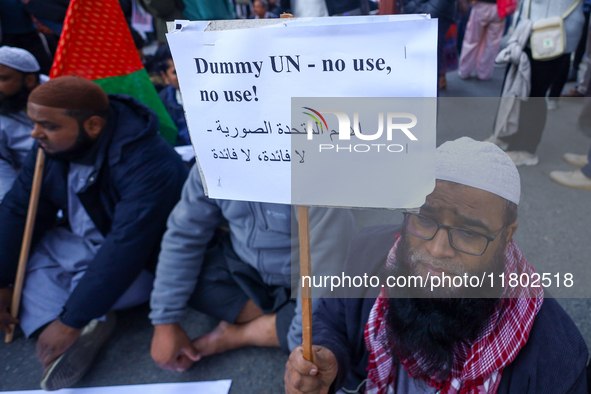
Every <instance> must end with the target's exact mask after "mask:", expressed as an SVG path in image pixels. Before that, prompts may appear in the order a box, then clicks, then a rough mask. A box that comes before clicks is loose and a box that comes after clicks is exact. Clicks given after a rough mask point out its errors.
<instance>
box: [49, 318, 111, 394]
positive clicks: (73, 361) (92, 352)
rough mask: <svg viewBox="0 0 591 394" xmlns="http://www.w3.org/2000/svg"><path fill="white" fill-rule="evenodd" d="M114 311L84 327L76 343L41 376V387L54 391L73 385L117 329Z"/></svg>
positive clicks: (86, 370)
mask: <svg viewBox="0 0 591 394" xmlns="http://www.w3.org/2000/svg"><path fill="white" fill-rule="evenodd" d="M115 325H116V318H115V313H114V312H109V313H107V319H106V320H105V321H99V320H92V321H91V322H90V323H88V324H87V325H86V327H84V329H83V330H82V332H81V333H80V337H79V338H78V340H77V341H76V342H74V344H73V345H72V346H71V347H70V348H69V349H68V350H66V352H65V353H64V354H62V355H61V356H59V357H58V358H57V359H56V360H55V361H54V362H53V363H52V364H51V365H50V366H49V367H48V368H47V369H46V370H45V373H44V374H43V377H42V378H41V388H42V389H43V390H48V391H53V390H59V389H62V388H66V387H71V386H73V385H74V384H76V382H78V381H79V380H80V379H81V378H82V377H83V376H84V375H85V374H86V372H88V370H89V369H90V366H91V365H92V363H93V361H94V359H95V357H96V355H97V354H98V352H99V350H100V349H101V348H102V347H103V345H104V344H105V343H106V342H107V340H108V339H109V338H110V337H111V335H113V332H114V331H115Z"/></svg>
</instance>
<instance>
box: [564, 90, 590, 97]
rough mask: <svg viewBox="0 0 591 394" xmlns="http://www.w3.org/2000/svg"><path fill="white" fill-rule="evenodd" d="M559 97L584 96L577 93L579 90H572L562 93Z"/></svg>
mask: <svg viewBox="0 0 591 394" xmlns="http://www.w3.org/2000/svg"><path fill="white" fill-rule="evenodd" d="M560 97H585V95H584V94H583V93H581V92H579V89H575V88H572V89H571V90H569V91H568V92H566V93H562V94H561V95H560Z"/></svg>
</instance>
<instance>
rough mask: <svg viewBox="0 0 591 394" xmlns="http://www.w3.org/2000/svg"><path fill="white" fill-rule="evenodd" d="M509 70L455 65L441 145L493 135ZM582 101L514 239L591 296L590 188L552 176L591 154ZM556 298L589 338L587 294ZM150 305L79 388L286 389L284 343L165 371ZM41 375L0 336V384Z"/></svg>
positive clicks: (27, 349) (543, 154)
mask: <svg viewBox="0 0 591 394" xmlns="http://www.w3.org/2000/svg"><path fill="white" fill-rule="evenodd" d="M502 76H503V69H501V68H497V69H495V74H494V78H493V80H492V81H486V82H482V81H477V80H467V81H462V80H459V78H458V77H457V74H456V73H455V72H454V73H450V74H448V89H447V91H445V92H443V93H442V96H443V97H468V98H462V99H455V98H454V99H451V98H446V99H444V100H442V101H441V102H440V105H439V118H438V125H439V126H438V136H437V144H438V145H439V144H441V143H443V142H444V141H446V140H450V139H455V138H458V137H460V136H463V135H467V136H471V137H473V138H475V139H479V140H482V139H484V138H486V137H487V136H488V135H489V134H490V132H491V129H492V121H493V115H494V114H495V111H496V105H497V100H495V99H494V98H495V97H498V96H499V92H500V89H501V81H502ZM474 97H489V98H479V99H474ZM580 109H581V102H572V101H571V102H565V101H561V103H560V106H559V109H558V110H556V111H552V112H549V115H548V122H547V125H546V130H545V132H544V136H543V139H542V143H541V145H540V147H539V149H538V154H539V157H540V164H539V165H537V166H534V167H526V168H521V169H520V170H519V172H520V175H521V180H522V200H521V204H520V205H519V229H518V231H517V234H516V236H515V238H516V240H517V242H518V244H519V246H520V247H521V249H522V250H523V252H524V254H525V257H526V258H527V259H528V260H529V261H530V262H531V263H532V264H533V265H534V266H535V267H536V269H537V270H538V271H539V272H544V271H545V270H546V271H551V272H557V271H559V270H566V269H568V270H571V271H572V270H575V271H573V272H576V275H575V287H577V286H578V287H577V288H580V289H581V290H584V291H583V292H581V296H582V297H590V296H589V294H590V293H591V286H589V281H591V275H590V273H591V270H590V269H589V268H588V266H589V265H590V264H591V242H590V240H591V226H590V225H589V219H590V218H591V192H590V191H585V190H576V189H568V188H565V187H562V186H560V185H558V184H555V183H554V182H552V181H551V180H550V178H549V177H548V174H549V172H550V171H552V170H555V169H559V170H567V169H570V167H569V165H568V164H566V163H564V162H563V161H562V154H563V153H565V152H576V153H586V152H587V151H588V149H589V146H590V145H591V139H588V138H585V137H584V136H583V135H582V134H581V133H580V132H579V131H577V130H576V127H575V121H576V118H577V117H578V114H579V113H580ZM355 215H356V217H357V219H358V225H359V226H360V227H363V226H365V225H369V224H374V223H384V222H389V221H390V222H394V221H397V220H399V219H400V214H399V213H397V212H386V213H384V212H383V211H355ZM587 289H589V290H587ZM556 294H559V292H556ZM559 301H560V303H561V304H562V305H563V306H564V308H565V309H566V311H567V312H568V313H569V315H570V316H571V317H572V318H573V320H574V321H575V322H576V323H577V326H578V327H579V329H580V330H581V332H582V334H583V336H584V337H585V340H586V341H587V344H591V317H590V315H591V314H590V308H591V303H590V300H589V299H588V298H577V299H561V300H559ZM147 314H148V307H147V306H142V307H138V308H135V309H133V310H129V311H123V312H120V313H118V318H119V325H118V328H117V331H116V334H115V336H114V338H113V339H112V340H111V341H110V342H109V344H108V346H107V347H106V348H105V349H104V350H103V351H102V352H101V354H100V355H99V358H98V361H97V363H96V365H95V366H94V368H93V370H92V371H91V372H90V373H89V374H88V375H87V376H86V377H85V378H84V379H83V380H82V381H80V383H79V386H80V387H83V386H109V385H125V384H142V383H156V382H186V381H199V380H214V379H232V380H233V385H232V390H231V392H232V393H279V392H282V387H283V372H284V365H285V362H286V360H287V355H286V354H284V353H283V352H281V351H280V350H277V349H258V348H248V349H241V350H237V351H232V352H228V353H226V354H223V355H217V356H212V357H209V358H206V359H204V360H202V361H200V362H199V363H198V364H196V365H195V366H194V367H193V368H192V369H190V370H189V371H187V372H184V373H174V372H166V371H163V370H160V369H159V368H158V367H157V366H156V365H155V364H154V363H153V361H152V360H151V358H150V354H149V349H150V340H151V335H152V328H151V326H150V323H149V321H148V318H147ZM215 325H216V322H215V321H214V320H212V319H210V318H208V317H206V316H203V315H200V314H198V313H192V314H191V315H190V316H189V318H188V319H187V321H186V322H185V323H184V326H185V327H186V328H187V330H188V332H189V335H191V336H198V335H202V334H204V333H206V332H208V331H209V330H211V329H212V328H213V327H215ZM40 377H41V367H40V363H39V362H38V360H37V358H36V356H35V343H34V341H32V340H26V339H25V338H23V336H22V333H20V335H19V336H18V338H16V340H15V341H14V342H13V343H11V344H4V343H0V391H3V390H26V389H36V388H38V387H39V379H40Z"/></svg>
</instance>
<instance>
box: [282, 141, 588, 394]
mask: <svg viewBox="0 0 591 394" xmlns="http://www.w3.org/2000/svg"><path fill="white" fill-rule="evenodd" d="M435 174H436V175H435V177H436V186H435V189H434V190H433V192H432V193H431V194H429V195H428V196H427V197H426V201H425V203H424V204H423V205H422V206H421V207H420V209H419V210H418V211H412V212H404V223H403V225H402V226H390V225H385V226H379V227H378V226H373V227H368V228H366V229H364V230H362V231H361V232H360V233H359V234H358V235H357V236H356V237H355V239H354V240H353V241H352V243H351V245H350V247H349V256H348V258H347V261H346V263H345V266H351V265H352V266H355V265H357V266H359V265H361V266H363V267H364V268H365V269H366V270H367V271H366V272H367V273H368V275H372V274H373V273H375V272H376V270H373V271H372V268H371V267H380V268H381V269H383V272H385V274H384V275H383V277H382V278H381V280H382V279H383V281H382V282H381V283H383V286H382V288H381V293H380V294H379V296H378V297H377V299H376V298H375V296H374V298H365V299H353V298H349V299H344V298H339V299H336V298H334V299H322V300H320V304H319V306H318V307H317V309H315V311H314V319H313V321H314V332H313V341H312V342H313V343H314V345H316V346H314V352H315V357H313V360H314V361H313V362H310V361H306V360H305V359H304V358H303V351H302V348H301V347H298V348H296V349H295V350H294V351H293V352H292V353H291V355H290V358H289V361H288V363H287V365H286V373H285V391H286V392H287V393H304V392H305V393H326V392H341V391H339V390H340V389H345V390H343V391H344V392H365V393H370V394H378V393H379V394H386V393H388V394H427V393H429V394H431V393H440V394H492V393H499V394H506V393H515V394H518V393H559V394H560V393H565V394H566V393H580V394H583V393H587V382H586V370H585V367H586V363H587V356H588V351H587V347H586V345H585V342H584V340H583V338H582V336H581V334H580V333H579V331H578V329H577V327H576V326H575V325H574V323H573V322H572V320H571V319H570V317H569V316H568V315H567V314H566V312H565V311H564V310H563V309H562V308H561V307H560V306H559V305H558V303H557V302H556V301H555V300H554V299H552V298H547V299H544V291H543V288H542V286H541V285H538V287H536V285H535V284H534V285H532V286H530V285H529V284H528V285H525V286H526V287H522V286H523V285H521V284H519V283H517V284H515V283H514V282H512V285H509V282H508V280H509V279H507V280H505V282H504V283H501V279H500V278H501V277H504V278H510V275H511V274H513V275H517V276H516V277H518V278H521V277H525V276H527V277H528V278H531V279H534V280H535V278H538V279H539V278H540V275H539V274H537V273H536V272H535V271H534V269H533V267H532V266H531V265H530V264H529V263H528V262H527V261H526V260H525V258H524V256H523V254H522V253H521V251H520V250H519V248H518V246H517V244H516V243H515V241H514V240H513V238H512V237H513V234H514V233H515V231H516V230H517V226H518V224H517V204H518V203H519V198H520V181H519V174H518V172H517V169H516V168H515V165H514V164H513V162H512V161H511V159H510V158H509V156H508V155H507V154H506V153H504V152H503V151H502V150H501V149H499V148H498V147H497V146H496V145H494V144H491V143H488V142H476V141H474V140H472V139H470V138H466V137H463V138H460V139H457V140H455V141H449V142H446V143H444V144H443V145H441V146H440V147H439V148H438V149H437V157H436V170H435ZM392 243H394V246H392ZM388 249H389V252H387V253H386V252H385V251H387V250H388ZM386 255H387V257H386V258H385V259H386V261H385V264H384V256H386ZM352 259H354V260H352ZM401 279H404V280H401ZM495 281H496V282H495ZM522 283H523V282H522ZM513 285H515V286H513ZM363 386H365V388H363ZM351 389H353V391H349V390H351ZM356 389H357V390H356ZM359 390H361V391H359Z"/></svg>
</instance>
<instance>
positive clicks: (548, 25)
mask: <svg viewBox="0 0 591 394" xmlns="http://www.w3.org/2000/svg"><path fill="white" fill-rule="evenodd" d="M580 2H581V0H574V1H573V3H572V4H571V5H570V6H569V7H568V8H567V9H566V11H564V13H563V14H562V15H561V16H553V17H550V18H544V19H540V20H539V21H536V22H534V24H533V26H532V31H531V36H530V47H531V54H532V57H533V58H534V59H535V60H550V59H554V58H557V57H559V56H561V55H562V54H563V53H564V48H565V45H566V33H565V31H564V19H565V18H566V17H567V16H569V15H570V14H571V12H573V11H574V10H575V9H576V8H577V7H578V5H579V3H580ZM527 4H528V8H527V14H526V15H527V17H528V18H529V11H530V6H531V0H529V1H528V3H527Z"/></svg>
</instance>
